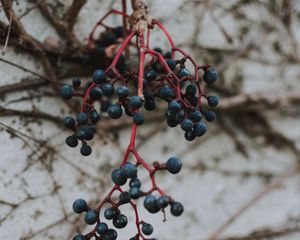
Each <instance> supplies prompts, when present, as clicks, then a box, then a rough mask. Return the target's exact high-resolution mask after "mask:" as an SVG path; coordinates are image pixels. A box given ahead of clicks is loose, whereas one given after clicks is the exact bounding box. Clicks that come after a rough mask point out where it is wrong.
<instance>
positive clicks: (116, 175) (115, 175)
mask: <svg viewBox="0 0 300 240" xmlns="http://www.w3.org/2000/svg"><path fill="white" fill-rule="evenodd" d="M111 179H112V181H113V182H114V183H115V184H118V185H119V186H122V185H124V184H125V183H126V181H127V178H126V176H124V175H123V174H122V170H121V169H114V170H113V171H112V173H111Z"/></svg>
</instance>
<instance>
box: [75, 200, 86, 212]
mask: <svg viewBox="0 0 300 240" xmlns="http://www.w3.org/2000/svg"><path fill="white" fill-rule="evenodd" d="M87 209H88V206H87V204H86V201H85V200H84V199H76V200H75V201H74V202H73V211H74V212H75V213H83V212H85V211H86V210H87Z"/></svg>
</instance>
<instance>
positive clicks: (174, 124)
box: [167, 119, 178, 127]
mask: <svg viewBox="0 0 300 240" xmlns="http://www.w3.org/2000/svg"><path fill="white" fill-rule="evenodd" d="M167 124H168V126H169V127H176V126H177V124H178V123H177V121H176V120H169V119H168V120H167Z"/></svg>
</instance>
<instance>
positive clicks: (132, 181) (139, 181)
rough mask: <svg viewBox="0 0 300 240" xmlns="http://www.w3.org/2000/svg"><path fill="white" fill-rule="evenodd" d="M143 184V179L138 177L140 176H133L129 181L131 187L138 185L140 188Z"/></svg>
mask: <svg viewBox="0 0 300 240" xmlns="http://www.w3.org/2000/svg"><path fill="white" fill-rule="evenodd" d="M141 185H142V183H141V180H140V179H138V178H133V179H131V180H130V182H129V187H130V188H132V187H137V188H140V187H141Z"/></svg>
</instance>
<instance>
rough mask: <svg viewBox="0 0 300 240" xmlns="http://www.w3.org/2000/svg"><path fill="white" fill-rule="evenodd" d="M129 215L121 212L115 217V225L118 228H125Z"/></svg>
mask: <svg viewBox="0 0 300 240" xmlns="http://www.w3.org/2000/svg"><path fill="white" fill-rule="evenodd" d="M127 222H128V221H127V217H126V216H125V215H123V214H119V215H118V216H117V217H116V218H114V219H113V225H114V226H115V227H116V228H124V227H126V225H127Z"/></svg>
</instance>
